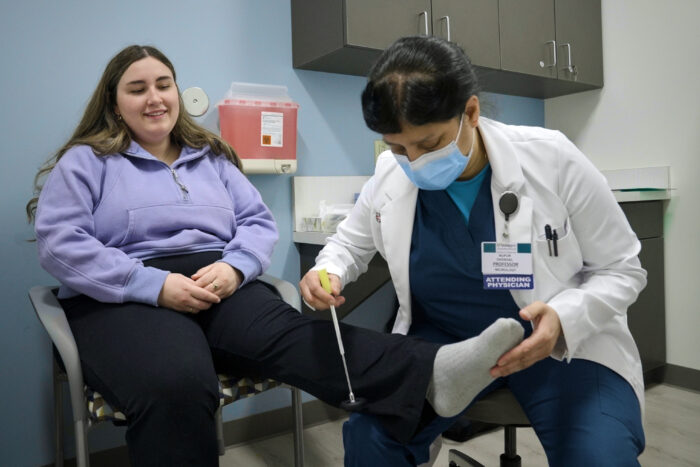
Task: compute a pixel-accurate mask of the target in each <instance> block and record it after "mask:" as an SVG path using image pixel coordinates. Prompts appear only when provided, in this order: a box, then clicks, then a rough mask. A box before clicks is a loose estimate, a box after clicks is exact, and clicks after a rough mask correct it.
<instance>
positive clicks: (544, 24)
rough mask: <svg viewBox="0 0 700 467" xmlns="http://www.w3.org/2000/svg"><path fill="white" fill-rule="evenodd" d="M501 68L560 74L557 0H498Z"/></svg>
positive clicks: (549, 74) (548, 75) (534, 73)
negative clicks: (555, 46) (556, 29)
mask: <svg viewBox="0 0 700 467" xmlns="http://www.w3.org/2000/svg"><path fill="white" fill-rule="evenodd" d="M498 5H499V12H498V13H499V22H500V34H501V68H502V69H504V70H507V71H516V72H519V73H526V74H529V75H537V76H546V77H550V78H556V77H557V70H556V65H555V63H554V62H555V51H554V40H555V35H554V34H555V30H554V0H527V1H524V0H499V1H498Z"/></svg>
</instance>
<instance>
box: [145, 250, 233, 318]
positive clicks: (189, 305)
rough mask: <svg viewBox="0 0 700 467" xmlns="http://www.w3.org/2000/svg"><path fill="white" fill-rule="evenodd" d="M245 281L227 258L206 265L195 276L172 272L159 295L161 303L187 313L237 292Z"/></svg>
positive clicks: (203, 308)
mask: <svg viewBox="0 0 700 467" xmlns="http://www.w3.org/2000/svg"><path fill="white" fill-rule="evenodd" d="M242 281H243V275H242V274H241V273H240V271H238V270H237V269H235V268H233V267H232V266H231V265H229V264H228V263H225V262H223V261H217V262H215V263H212V264H209V265H207V266H204V267H203V268H201V269H200V270H198V271H197V272H196V273H194V274H193V275H192V276H191V277H187V276H184V275H182V274H175V273H171V274H168V276H167V277H166V278H165V283H163V288H162V289H161V291H160V294H159V295H158V305H159V306H162V307H166V308H170V309H173V310H176V311H181V312H184V313H199V312H200V311H203V310H208V309H209V308H210V307H211V306H212V305H213V304H216V303H219V302H221V300H222V299H224V298H227V297H230V296H231V295H233V293H234V292H235V291H236V290H238V287H239V286H240V285H241V282H242Z"/></svg>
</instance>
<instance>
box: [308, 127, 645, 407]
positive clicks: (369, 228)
mask: <svg viewBox="0 0 700 467" xmlns="http://www.w3.org/2000/svg"><path fill="white" fill-rule="evenodd" d="M479 130H480V132H481V136H482V139H483V141H484V144H485V147H486V151H487V153H488V158H489V163H490V164H491V169H492V177H491V195H492V198H493V211H494V219H495V224H496V225H495V231H496V238H497V239H498V240H499V241H500V240H502V241H506V240H505V239H504V237H503V236H502V235H503V230H504V223H505V216H504V215H503V213H502V212H501V211H500V209H499V207H498V200H499V197H500V196H501V194H502V193H503V192H504V191H506V190H509V191H513V192H515V193H517V194H518V196H519V208H518V210H517V212H516V213H514V214H512V215H511V216H510V218H509V222H508V231H509V237H508V240H509V241H511V242H519V243H532V253H533V269H534V284H535V287H534V289H533V290H513V291H511V294H512V296H513V298H514V300H515V302H516V303H517V304H518V306H519V307H521V308H522V307H525V306H527V305H529V304H530V303H532V302H534V301H536V300H541V301H543V302H545V303H547V304H549V305H550V306H551V307H552V308H554V310H556V311H557V313H558V314H559V318H560V320H561V325H562V330H563V338H562V339H560V340H559V342H558V343H557V345H556V347H555V349H554V351H553V352H552V357H554V358H556V359H564V358H566V359H567V361H568V360H570V359H571V358H581V359H586V360H592V361H594V362H598V363H600V364H602V365H604V366H606V367H608V368H610V369H612V370H613V371H615V372H617V373H618V374H620V375H622V377H624V378H625V379H626V380H627V381H629V383H630V384H631V385H632V387H633V388H634V390H635V392H636V394H637V396H638V398H639V403H640V407H644V384H643V378H642V367H641V362H640V358H639V352H638V350H637V347H636V345H635V343H634V340H633V338H632V335H631V334H630V331H629V328H628V327H627V316H626V313H627V308H628V307H629V306H630V305H631V304H632V303H634V301H635V300H636V299H637V296H638V295H639V292H640V291H641V290H642V289H643V288H644V286H645V285H646V271H645V270H644V269H642V267H641V265H640V262H639V259H638V257H637V255H638V254H639V251H640V243H639V241H638V240H637V237H636V235H635V234H634V232H633V231H632V229H631V228H630V226H629V223H628V222H627V219H626V218H625V215H624V214H623V212H622V210H621V209H620V207H619V205H618V204H617V202H616V200H615V198H614V196H613V194H612V192H611V191H610V189H609V187H608V185H607V183H606V181H605V179H604V177H603V176H602V175H601V174H600V172H598V170H596V168H595V167H594V166H593V165H592V164H591V163H590V161H588V159H587V158H586V157H585V156H584V155H583V154H582V153H581V152H580V151H579V150H578V149H577V148H576V147H575V146H574V144H573V143H571V142H570V141H569V140H568V139H567V138H566V137H565V136H564V135H563V134H561V133H560V132H558V131H552V130H547V129H543V128H536V127H522V126H511V125H504V124H502V123H499V122H495V121H493V120H489V119H486V118H483V117H482V118H480V120H479ZM417 195H418V189H417V188H416V187H415V186H414V185H413V184H412V183H411V182H410V180H409V179H408V178H407V177H406V175H405V174H404V173H403V171H402V169H401V168H400V167H399V166H398V164H397V163H396V161H395V159H394V157H393V155H392V154H391V152H389V151H386V152H384V153H383V154H382V155H380V157H379V159H378V161H377V167H376V170H375V174H374V176H373V177H372V178H371V179H370V180H369V181H368V182H367V183H366V184H365V186H364V187H363V189H362V193H361V194H360V197H359V199H358V201H357V203H356V205H355V207H354V209H353V210H352V211H351V213H350V214H349V216H348V218H347V219H346V220H344V221H343V222H342V223H341V224H340V225H339V226H338V231H337V233H336V234H335V235H333V236H332V237H330V238H329V239H328V243H327V245H326V246H325V247H324V248H323V249H322V251H321V252H320V253H319V255H318V257H317V258H316V266H315V267H314V269H320V268H326V269H327V270H328V272H329V273H332V274H337V275H338V276H339V277H340V279H341V283H342V284H343V285H345V284H347V283H349V282H352V281H354V280H356V279H357V278H358V276H359V275H360V274H362V273H363V272H365V271H366V270H367V264H368V263H369V261H370V260H371V259H372V257H373V256H374V254H375V252H379V254H381V255H382V257H384V259H385V260H386V261H387V263H388V266H389V271H390V273H391V278H392V280H393V283H394V287H395V289H396V293H397V296H398V300H399V310H398V315H397V318H396V321H395V323H394V329H393V331H394V332H398V333H402V334H406V333H407V332H408V330H409V328H410V326H411V292H410V282H409V277H408V275H409V253H410V246H411V234H412V232H413V221H414V215H415V206H416V198H417ZM455 221H461V219H460V220H455ZM546 224H550V225H551V227H552V228H554V229H556V230H557V233H558V234H559V241H558V245H559V256H558V257H553V256H552V257H550V256H549V252H548V248H547V242H546V240H545V236H544V226H545V225H546Z"/></svg>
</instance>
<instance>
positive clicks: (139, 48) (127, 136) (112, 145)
mask: <svg viewBox="0 0 700 467" xmlns="http://www.w3.org/2000/svg"><path fill="white" fill-rule="evenodd" d="M146 57H153V58H155V59H156V60H158V61H159V62H161V63H162V64H163V65H165V66H166V67H168V69H169V70H170V72H171V73H172V74H173V80H175V82H176V83H177V76H176V74H175V67H173V64H172V63H171V62H170V60H168V58H167V57H166V56H165V54H163V52H161V51H160V50H158V49H156V48H155V47H152V46H148V45H130V46H128V47H126V48H124V49H122V50H121V51H119V52H118V53H117V54H116V55H115V56H114V57H112V59H111V60H110V61H109V63H108V64H107V66H106V67H105V70H104V72H103V73H102V77H101V78H100V81H99V82H98V83H97V87H96V88H95V90H94V91H93V93H92V97H90V100H89V101H88V103H87V106H86V107H85V111H84V113H83V116H82V118H81V119H80V122H79V123H78V126H77V127H76V128H75V130H74V131H73V135H72V136H71V137H70V139H69V140H68V142H67V143H65V144H64V145H63V147H61V149H59V150H58V151H57V152H56V153H55V154H54V155H53V156H52V157H51V158H49V160H47V161H46V162H45V163H44V165H42V166H41V167H40V168H39V172H38V173H37V174H36V177H35V178H34V194H35V196H34V197H33V198H32V199H31V200H29V202H28V203H27V206H26V211H27V218H28V219H29V222H33V221H34V216H35V214H36V207H37V203H38V200H39V193H40V192H41V187H42V183H41V181H42V179H43V178H44V177H45V176H47V175H48V174H49V173H50V172H51V171H52V170H53V168H54V167H55V166H56V164H57V163H58V161H59V160H60V159H61V157H63V155H64V154H65V153H66V152H67V151H68V150H69V149H70V148H72V147H73V146H78V145H83V144H84V145H87V146H90V147H91V148H92V150H93V152H94V153H95V155H96V156H105V155H108V154H116V153H120V152H123V151H125V150H126V149H127V148H128V147H129V145H130V144H131V140H132V134H131V129H130V128H129V127H128V125H127V124H126V123H125V122H124V120H122V119H121V118H119V117H118V116H117V114H116V113H115V108H116V105H117V85H118V84H119V80H120V79H121V78H122V75H124V73H125V72H126V70H127V69H128V68H129V67H130V66H131V64H133V63H134V62H137V61H139V60H142V59H144V58H146ZM176 85H177V84H176ZM179 100H180V111H179V112H178V117H177V120H176V121H175V126H174V127H173V130H172V131H171V133H170V138H171V140H172V141H173V142H174V143H176V144H178V145H180V146H189V147H191V148H195V149H201V148H203V147H204V146H207V145H208V146H209V147H210V148H211V150H212V152H213V153H214V154H218V155H222V156H224V157H226V158H227V159H228V160H230V161H231V162H232V163H233V164H234V165H236V166H237V167H239V168H240V167H241V162H240V159H239V158H238V155H237V154H236V152H235V151H234V150H233V148H232V147H231V146H230V145H229V144H228V143H226V142H225V141H224V140H223V139H221V138H220V137H219V136H217V135H215V134H214V133H212V132H210V131H208V130H206V129H205V128H202V127H201V126H199V125H198V124H197V123H196V122H195V121H194V120H193V119H192V118H191V117H190V116H189V115H188V114H187V111H186V110H185V106H184V103H183V101H182V97H179Z"/></svg>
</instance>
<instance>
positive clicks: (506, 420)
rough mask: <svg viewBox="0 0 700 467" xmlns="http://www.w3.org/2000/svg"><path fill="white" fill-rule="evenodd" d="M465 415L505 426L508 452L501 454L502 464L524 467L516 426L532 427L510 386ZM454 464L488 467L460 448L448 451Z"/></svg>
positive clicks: (487, 398) (507, 466) (452, 466)
mask: <svg viewBox="0 0 700 467" xmlns="http://www.w3.org/2000/svg"><path fill="white" fill-rule="evenodd" d="M463 417H465V418H468V419H469V420H474V421H478V422H484V423H493V424H496V425H502V426H503V427H504V430H505V432H504V435H505V452H504V453H503V454H501V467H520V456H519V455H518V454H517V452H516V446H515V445H516V438H515V429H516V428H517V427H523V426H530V420H528V419H527V416H526V415H525V412H523V409H522V407H520V404H519V403H518V401H517V400H516V399H515V396H514V395H513V393H512V392H510V390H509V389H506V388H501V389H496V390H495V391H493V392H492V393H490V394H489V395H487V396H485V397H483V398H482V399H480V400H478V401H477V402H475V403H474V405H472V406H471V407H470V408H469V410H467V411H466V412H465V413H464V415H463ZM448 459H449V461H450V467H467V466H471V467H484V466H483V464H480V463H479V462H477V461H476V460H475V459H473V458H472V457H469V456H468V455H466V454H464V453H463V452H461V451H458V450H456V449H450V452H449V454H448Z"/></svg>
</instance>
